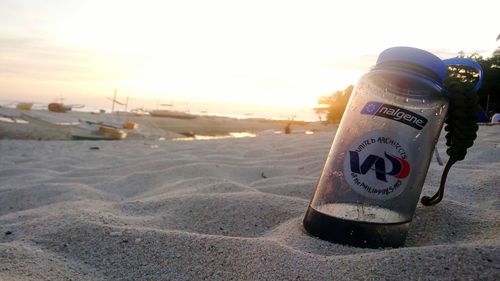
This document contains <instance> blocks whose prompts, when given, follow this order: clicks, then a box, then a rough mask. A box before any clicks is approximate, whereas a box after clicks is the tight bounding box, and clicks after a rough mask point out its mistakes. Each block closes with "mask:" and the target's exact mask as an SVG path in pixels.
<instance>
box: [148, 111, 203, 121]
mask: <svg viewBox="0 0 500 281" xmlns="http://www.w3.org/2000/svg"><path fill="white" fill-rule="evenodd" d="M149 114H150V115H151V116H155V117H167V118H175V119H195V118H198V116H197V115H194V114H190V113H187V112H182V111H175V110H152V111H150V112H149Z"/></svg>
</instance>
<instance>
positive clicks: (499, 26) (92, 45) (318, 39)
mask: <svg viewBox="0 0 500 281" xmlns="http://www.w3.org/2000/svg"><path fill="white" fill-rule="evenodd" d="M499 10H500V2H498V1H490V0H487V1H481V0H476V1H459V0H453V1H451V0H450V1H449V0H442V1H435V0H433V1H427V0H420V1H388V0H387V1H384V0H378V1H359V0H349V1H314V0H309V1H293V0H288V1H274V0H265V1H260V0H251V1H238V0H227V1H219V0H211V1H192V0H182V1H180V0H179V1H166V0H165V1H150V0H141V1H125V0H121V1H115V0H108V1H105V0H101V1H94V0H86V1H82V0H78V1H75V0H45V1H38V0H15V1H13V0H1V1H0V100H15V101H36V102H50V101H53V100H54V99H55V98H56V97H64V99H65V101H66V102H69V103H84V104H91V105H94V106H102V105H106V104H108V103H109V101H107V100H106V97H110V96H112V95H113V92H114V91H115V89H117V92H118V96H119V97H120V98H121V99H122V100H123V99H124V97H126V96H128V97H130V101H131V103H133V105H135V106H139V105H141V103H146V104H148V102H149V104H148V105H150V106H151V105H152V104H153V103H170V102H174V104H178V105H181V104H182V105H183V107H185V108H187V109H189V107H190V105H191V107H197V109H198V110H202V109H206V108H210V110H215V111H217V110H223V107H224V106H225V107H226V109H228V108H232V109H237V110H238V111H243V112H244V111H245V106H247V107H248V110H249V111H250V110H257V108H265V109H266V110H271V109H270V108H272V107H273V106H274V107H277V106H280V107H282V108H290V109H291V108H294V109H297V108H303V109H307V110H310V109H311V108H312V107H314V106H315V105H316V102H317V100H318V98H319V97H320V96H322V95H329V94H331V93H333V92H335V91H337V90H341V89H344V88H345V87H346V86H348V85H349V84H355V83H356V80H357V79H358V78H359V77H360V76H361V75H362V74H363V73H365V72H367V71H368V70H369V68H370V66H372V65H373V64H374V63H375V61H376V58H377V55H378V54H379V53H380V52H381V51H383V50H384V49H386V48H389V47H393V46H412V47H417V48H421V49H425V50H428V51H430V52H432V53H434V54H436V55H438V56H439V57H441V58H449V57H453V56H455V55H456V54H457V53H458V52H459V51H464V52H466V53H473V52H478V53H479V54H481V55H483V56H485V57H488V56H490V55H491V53H492V52H493V51H494V49H495V48H496V47H498V46H499V45H500V41H498V42H497V41H496V40H495V39H496V38H497V36H498V34H499V33H500V20H499V18H498V11H499ZM134 103H135V104H134ZM204 105H205V107H206V108H203V107H204ZM217 107H219V109H217ZM129 108H130V107H129ZM195 110H196V108H195ZM243 112H242V113H243Z"/></svg>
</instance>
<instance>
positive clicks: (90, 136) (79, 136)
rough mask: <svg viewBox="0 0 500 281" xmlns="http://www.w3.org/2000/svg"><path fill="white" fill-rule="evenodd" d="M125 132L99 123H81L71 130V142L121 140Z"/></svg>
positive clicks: (125, 135)
mask: <svg viewBox="0 0 500 281" xmlns="http://www.w3.org/2000/svg"><path fill="white" fill-rule="evenodd" d="M126 137H127V132H125V131H123V130H121V129H120V128H117V127H114V126H111V125H107V124H103V123H101V122H93V121H83V122H82V123H80V124H79V125H78V126H73V127H72V128H71V139H72V140H123V139H125V138H126Z"/></svg>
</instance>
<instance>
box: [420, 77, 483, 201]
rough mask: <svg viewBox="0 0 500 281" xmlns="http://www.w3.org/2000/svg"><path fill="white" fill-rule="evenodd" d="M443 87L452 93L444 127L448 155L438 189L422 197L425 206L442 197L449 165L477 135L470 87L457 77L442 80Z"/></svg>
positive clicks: (474, 100)
mask: <svg viewBox="0 0 500 281" xmlns="http://www.w3.org/2000/svg"><path fill="white" fill-rule="evenodd" d="M444 86H445V88H446V89H447V90H448V92H450V93H452V96H451V99H450V108H449V110H448V115H447V117H446V120H445V123H446V126H445V127H444V129H445V131H446V132H447V133H446V145H447V146H448V149H447V150H446V153H447V154H448V155H449V156H450V158H449V159H448V162H447V163H446V166H445V167H444V170H443V174H442V176H441V183H440V184H439V190H438V191H437V192H436V194H434V195H433V196H432V197H429V196H424V197H422V200H421V202H422V204H423V205H425V206H432V205H435V204H437V203H439V202H441V200H442V199H443V195H444V187H445V184H446V178H447V177H448V172H449V171H450V168H451V166H453V164H455V163H456V162H457V161H461V160H463V159H464V158H465V155H466V154H467V149H468V148H469V147H471V146H472V144H473V143H474V140H475V139H476V137H477V134H476V132H477V130H478V128H479V127H478V125H477V120H476V115H475V110H476V106H477V101H476V95H475V92H474V90H473V89H472V88H467V87H464V83H463V82H462V81H460V80H459V79H458V78H454V77H450V78H447V79H446V80H445V82H444Z"/></svg>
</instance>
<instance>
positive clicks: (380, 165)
mask: <svg viewBox="0 0 500 281" xmlns="http://www.w3.org/2000/svg"><path fill="white" fill-rule="evenodd" d="M384 156H385V158H386V159H388V160H389V162H390V163H391V164H392V169H391V170H390V171H387V170H386V165H385V164H386V162H385V159H384V158H383V157H380V156H377V155H373V154H370V155H368V157H366V159H364V160H363V163H361V165H360V161H359V160H360V159H359V154H358V152H355V151H349V157H350V160H351V172H353V173H356V174H361V175H364V174H366V173H368V171H370V170H375V176H376V177H377V179H378V180H381V181H384V182H387V178H386V175H389V176H393V177H395V178H397V179H404V178H406V177H407V176H408V175H409V174H410V164H409V163H408V161H406V160H405V159H403V158H400V157H396V156H394V155H390V154H387V153H386V152H384ZM372 167H374V168H372Z"/></svg>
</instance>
